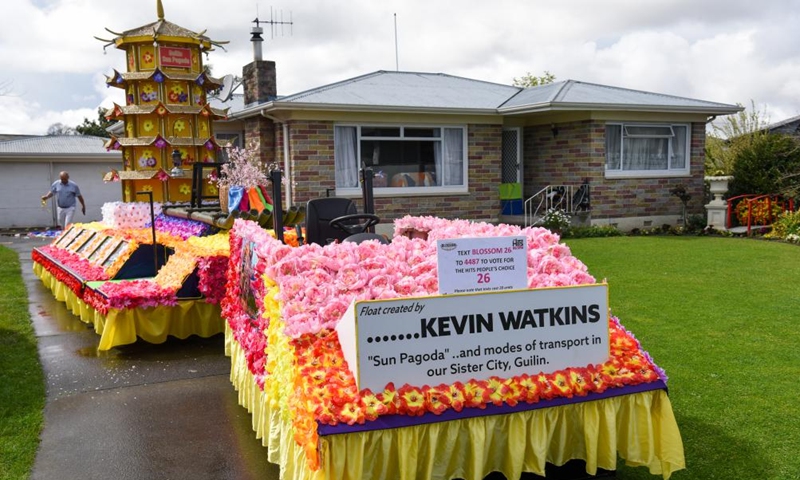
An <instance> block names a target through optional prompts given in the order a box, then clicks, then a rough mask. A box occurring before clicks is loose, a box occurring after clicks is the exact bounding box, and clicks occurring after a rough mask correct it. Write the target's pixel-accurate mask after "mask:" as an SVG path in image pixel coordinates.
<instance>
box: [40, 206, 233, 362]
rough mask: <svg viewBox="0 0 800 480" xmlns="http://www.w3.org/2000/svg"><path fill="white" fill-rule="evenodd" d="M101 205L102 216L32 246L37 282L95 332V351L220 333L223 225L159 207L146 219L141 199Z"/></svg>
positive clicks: (225, 258) (225, 249) (224, 260)
mask: <svg viewBox="0 0 800 480" xmlns="http://www.w3.org/2000/svg"><path fill="white" fill-rule="evenodd" d="M103 210H104V214H105V215H106V217H105V218H104V220H103V221H102V222H93V223H87V224H73V225H71V226H69V227H68V228H67V229H66V230H65V231H64V232H62V234H61V235H60V236H58V237H57V238H56V239H55V240H54V241H53V243H52V244H50V245H46V246H43V247H38V248H35V249H33V252H32V259H33V262H34V264H33V269H34V272H35V273H36V275H37V276H39V278H40V279H41V280H42V282H43V283H44V285H45V286H46V287H48V288H49V289H50V290H51V291H52V292H53V295H54V296H55V298H56V299H57V300H59V301H62V302H64V303H65V304H66V305H67V308H68V309H69V310H70V311H71V312H72V313H73V314H75V315H76V316H78V317H79V318H80V319H81V321H83V322H85V323H87V324H91V325H93V327H94V330H95V331H96V332H97V333H98V334H99V335H100V342H99V344H98V350H100V351H103V350H108V349H110V348H112V347H115V346H119V345H125V344H129V343H134V342H135V341H136V340H137V338H140V339H143V340H145V341H147V342H150V343H162V342H164V341H165V340H166V339H167V336H173V337H176V338H181V339H183V338H187V337H188V336H190V335H199V336H202V337H210V336H212V335H216V334H218V333H221V332H222V331H223V328H224V326H223V322H222V320H221V317H220V308H219V302H220V300H221V297H222V292H223V289H224V278H225V277H224V271H225V267H226V265H227V262H228V235H227V232H222V233H216V234H212V233H213V231H212V228H211V226H210V225H207V224H204V223H201V222H197V221H193V220H187V219H179V218H173V217H167V216H165V215H163V214H159V215H158V216H156V217H155V223H154V224H149V222H148V220H149V218H150V215H149V205H148V204H147V203H121V202H120V203H108V204H106V205H105V206H104V207H103Z"/></svg>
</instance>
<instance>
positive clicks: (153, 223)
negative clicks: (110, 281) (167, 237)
mask: <svg viewBox="0 0 800 480" xmlns="http://www.w3.org/2000/svg"><path fill="white" fill-rule="evenodd" d="M136 195H147V197H148V199H149V200H150V226H151V227H152V229H153V276H156V274H157V273H158V244H156V214H155V211H154V210H153V192H136Z"/></svg>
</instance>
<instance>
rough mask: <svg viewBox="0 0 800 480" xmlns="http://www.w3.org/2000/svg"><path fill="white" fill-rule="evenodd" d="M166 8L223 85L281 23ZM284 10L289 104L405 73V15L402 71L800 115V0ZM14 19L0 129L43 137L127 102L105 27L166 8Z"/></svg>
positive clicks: (181, 5)
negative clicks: (585, 85)
mask: <svg viewBox="0 0 800 480" xmlns="http://www.w3.org/2000/svg"><path fill="white" fill-rule="evenodd" d="M163 3H164V8H165V14H166V15H165V16H166V19H167V20H169V21H171V22H174V23H176V24H178V25H181V26H183V27H185V28H188V29H192V30H195V31H200V30H203V29H206V28H207V29H208V30H207V32H206V35H208V36H209V37H211V38H213V39H215V40H229V41H230V44H228V45H227V46H226V47H225V48H226V50H227V51H223V50H221V49H217V50H216V51H214V52H211V53H210V55H209V56H208V60H207V62H208V63H211V64H212V65H213V68H214V71H213V72H214V75H216V76H222V75H224V74H227V73H232V74H237V75H241V71H242V66H243V65H245V64H246V63H249V62H250V61H252V58H253V54H252V45H251V43H250V41H249V39H250V34H249V31H250V29H251V27H252V26H253V23H252V20H253V19H254V18H255V17H256V16H258V17H259V19H261V20H269V19H270V10H269V6H266V5H265V4H263V3H262V4H261V5H260V7H257V5H258V3H254V2H252V1H251V0H228V1H227V2H221V3H219V4H213V5H211V4H198V2H196V0H163ZM273 5H274V6H275V8H274V10H273V13H272V18H273V19H275V20H277V21H280V20H281V13H282V14H283V17H282V19H283V21H289V18H290V15H291V20H292V21H293V25H292V26H287V25H284V26H283V27H281V26H276V29H275V31H276V35H275V36H274V37H273V36H272V35H271V34H270V32H271V29H270V27H269V25H268V24H267V25H262V26H263V27H264V28H265V35H264V38H265V41H264V43H263V50H264V56H265V58H266V59H270V60H274V61H275V62H276V64H277V72H278V92H279V94H291V93H296V92H299V91H302V90H306V89H309V88H313V87H317V86H321V85H325V84H328V83H332V82H336V81H341V80H344V79H347V78H351V77H354V76H358V75H363V74H366V73H370V72H373V71H376V70H381V69H383V70H393V69H395V66H396V63H395V62H396V60H395V59H396V56H395V17H394V14H397V17H396V18H397V54H398V55H397V58H399V66H400V69H401V70H408V71H427V72H443V73H448V74H452V75H458V76H464V77H470V78H476V79H480V80H486V81H491V82H497V83H506V84H509V83H511V82H512V80H513V78H514V77H519V76H522V75H524V74H525V73H526V72H531V73H532V74H534V75H540V74H541V73H543V72H544V71H545V70H547V71H550V72H552V73H553V74H555V75H556V76H557V77H558V79H561V80H563V79H568V78H569V79H575V80H582V81H587V82H594V83H601V84H607V85H613V86H620V87H626V88H634V89H639V90H646V91H653V92H659V93H666V94H672V95H679V96H684V97H690V98H699V99H704V100H711V101H718V102H723V103H736V102H740V103H743V104H749V102H750V99H753V100H754V101H755V102H756V103H757V104H763V105H765V107H766V109H767V110H768V112H769V115H770V117H771V118H772V119H773V120H775V121H777V120H780V119H782V118H786V117H789V116H794V115H797V114H799V113H800V46H798V44H797V42H794V41H791V39H793V38H795V37H796V32H797V31H800V14H798V13H796V12H800V0H776V1H771V2H766V3H765V2H752V1H750V0H727V1H726V0H705V1H703V2H697V1H696V0H667V1H660V2H641V1H634V0H606V1H604V2H597V1H596V0H564V1H561V2H520V1H518V0H494V1H492V2H488V3H487V2H485V1H483V0H461V1H436V2H432V1H425V2H423V1H420V0H385V1H382V2H370V1H365V0H351V1H349V2H345V3H341V2H339V3H336V2H330V1H324V0H308V1H304V2H294V3H285V4H283V5H281V4H280V3H278V4H273ZM257 8H258V11H256V9H257ZM3 9H4V11H3V15H2V17H0V65H3V72H2V77H1V78H0V81H2V80H6V79H8V80H12V81H14V85H15V90H16V89H21V88H20V87H23V88H22V89H24V90H25V91H24V92H17V93H19V94H20V96H22V97H24V98H22V99H20V98H17V99H15V100H14V99H12V100H9V99H7V98H4V99H2V102H3V106H4V110H5V112H6V115H5V116H6V118H16V119H27V120H31V122H27V123H26V121H13V122H11V121H8V120H4V119H0V122H2V123H0V126H1V127H6V126H7V127H8V128H14V129H27V128H32V129H34V128H35V129H37V131H42V127H41V123H47V122H48V121H50V120H44V121H40V120H39V119H37V118H36V117H37V116H38V114H37V111H40V110H43V111H46V112H50V113H49V114H48V115H50V116H51V117H52V118H59V119H60V120H56V121H62V120H66V119H68V118H73V117H74V115H75V112H81V111H86V110H89V111H91V112H90V116H91V117H92V118H94V117H93V116H94V115H95V113H94V109H96V107H97V105H98V104H101V103H102V104H103V105H105V106H110V104H111V103H112V102H113V101H117V103H120V102H121V101H122V100H121V98H122V97H121V96H118V94H119V92H118V91H117V90H118V89H114V88H111V89H107V88H106V87H105V84H104V83H103V75H104V74H110V73H111V72H112V71H113V69H117V70H120V71H123V70H124V69H125V57H124V53H123V52H122V51H120V50H118V49H116V48H114V47H109V48H107V49H106V54H105V55H103V44H102V43H101V42H99V41H97V40H96V39H94V38H93V36H98V37H102V38H107V39H111V38H113V37H114V36H115V34H114V33H109V32H108V31H106V30H105V27H108V28H109V29H110V30H112V31H114V32H122V31H124V30H129V29H132V28H137V27H139V26H142V25H146V24H149V23H152V22H154V21H155V20H156V11H155V2H153V1H152V0H150V1H144V2H141V1H136V2H131V1H128V0H35V1H34V0H14V1H12V2H5V3H4V5H3ZM34 76H36V78H34ZM23 94H24V95H23ZM114 98H118V100H114ZM9 109H18V110H14V111H11V110H9ZM59 111H63V112H64V113H63V114H62V115H60V116H59V114H58V113H57V112H59ZM70 112H71V113H70ZM83 116H86V115H85V114H84V115H83ZM83 116H81V117H80V118H79V119H78V122H80V121H81V120H82V118H83ZM48 118H49V117H48ZM62 123H67V121H62ZM73 123H74V122H72V121H71V122H70V123H67V124H70V125H71V124H73ZM47 126H48V125H45V126H44V129H46V127H47ZM2 131H3V130H0V132H2Z"/></svg>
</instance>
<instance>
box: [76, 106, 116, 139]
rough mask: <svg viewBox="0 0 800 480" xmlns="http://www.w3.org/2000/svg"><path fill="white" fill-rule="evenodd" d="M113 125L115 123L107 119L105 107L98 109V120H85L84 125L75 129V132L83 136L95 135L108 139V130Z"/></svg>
mask: <svg viewBox="0 0 800 480" xmlns="http://www.w3.org/2000/svg"><path fill="white" fill-rule="evenodd" d="M113 124H114V122H112V121H111V120H108V119H106V116H105V110H104V109H103V107H99V108H98V109H97V120H92V121H89V119H88V118H84V119H83V123H81V124H80V125H78V126H77V127H75V131H76V132H78V133H79V134H81V135H94V136H95V137H106V138H108V132H107V131H106V129H107V128H108V127H110V126H111V125H113Z"/></svg>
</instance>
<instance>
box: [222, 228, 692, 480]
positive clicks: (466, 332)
mask: <svg viewBox="0 0 800 480" xmlns="http://www.w3.org/2000/svg"><path fill="white" fill-rule="evenodd" d="M394 228H395V234H394V237H393V238H392V240H391V242H390V243H388V244H385V245H384V244H380V243H379V242H375V241H367V242H363V243H360V244H358V243H350V242H340V243H334V244H330V245H326V246H320V245H313V244H311V245H302V246H299V247H291V246H287V245H284V244H282V243H280V242H278V241H276V240H275V239H274V238H273V237H272V236H270V235H269V234H268V233H266V232H265V231H264V230H262V229H260V228H258V226H257V225H256V224H255V223H254V222H249V221H241V220H237V221H236V222H235V224H234V228H233V229H232V230H231V232H230V262H229V266H228V272H227V286H226V295H225V297H224V298H223V300H222V312H223V316H224V317H225V318H226V320H227V325H226V353H227V354H228V355H230V356H231V362H232V367H231V381H232V383H233V385H234V386H235V388H236V389H237V390H238V392H239V401H240V404H241V405H243V406H244V407H245V408H247V410H248V411H249V412H250V413H251V414H252V416H253V418H252V421H253V428H254V430H255V431H256V435H257V436H258V438H260V439H261V440H262V442H263V444H264V445H265V446H266V447H267V449H268V455H269V459H270V461H271V462H274V463H277V464H279V465H280V466H281V472H282V478H291V479H323V478H324V479H353V480H355V479H385V478H400V479H413V478H441V479H451V478H464V479H482V478H484V476H486V475H487V474H489V473H490V472H493V471H497V472H501V473H503V474H504V475H505V476H506V477H507V478H519V476H520V474H521V473H522V472H533V473H536V474H539V475H544V474H545V466H546V464H548V463H551V464H555V465H563V464H564V463H566V462H568V461H569V460H572V459H582V460H584V461H585V462H586V471H587V472H588V473H589V474H592V475H594V474H595V473H596V472H597V471H598V469H603V470H615V469H616V465H617V458H618V456H619V457H621V458H623V459H625V461H626V462H627V463H628V464H630V465H639V466H645V467H647V468H648V469H649V471H650V472H651V473H653V474H656V475H662V476H663V477H664V478H669V477H670V475H671V474H672V472H674V471H675V470H679V469H681V468H684V458H683V446H682V443H681V439H680V434H679V432H678V428H677V425H676V422H675V418H674V416H673V413H672V409H671V406H670V402H669V398H668V396H667V393H666V375H665V374H664V372H663V371H662V370H661V369H660V368H659V367H658V366H656V364H655V363H654V362H653V360H652V359H651V358H650V356H649V355H648V354H647V352H646V351H645V350H643V349H642V346H641V345H640V343H639V342H638V341H637V340H636V338H634V336H633V335H632V334H631V333H630V332H628V331H627V330H626V329H625V328H624V327H623V326H622V324H621V323H620V322H619V320H618V319H616V318H615V317H613V316H610V314H607V312H608V306H607V290H606V289H607V286H606V285H605V284H597V283H596V282H595V279H594V278H593V277H592V276H591V275H589V273H588V272H587V269H586V266H585V265H583V264H582V263H581V262H580V261H579V260H578V259H576V258H575V257H574V256H572V255H571V254H570V251H569V248H568V247H567V246H565V245H563V244H560V243H559V242H558V240H559V238H558V236H557V235H554V234H553V233H551V232H549V231H548V230H546V229H542V228H526V229H521V228H519V227H515V226H508V225H498V226H495V225H490V224H485V223H472V222H468V221H462V220H445V219H440V218H434V217H424V218H422V217H406V218H403V219H399V220H397V221H396V222H395V225H394ZM509 237H510V238H513V239H515V240H517V241H518V242H519V241H521V242H522V243H524V244H526V245H527V246H526V247H525V248H526V249H525V252H524V253H523V261H522V263H523V264H522V265H521V266H520V264H519V262H511V260H510V257H508V258H505V257H501V258H499V259H498V260H497V262H496V263H495V261H494V260H491V259H490V258H480V259H477V258H476V257H475V256H473V255H471V254H470V252H490V251H493V249H491V248H489V249H480V248H473V249H465V250H461V253H465V254H466V256H465V258H463V259H462V260H460V261H461V262H462V263H463V265H461V267H462V268H456V269H455V270H454V271H455V272H459V273H470V272H475V273H476V274H480V273H482V272H491V274H492V275H497V276H500V274H501V273H502V269H505V270H509V269H511V270H513V269H515V268H516V269H518V270H520V269H521V270H524V272H522V273H523V278H524V285H522V288H519V285H517V286H515V289H513V290H505V288H503V287H500V288H495V289H494V290H495V291H491V290H492V289H490V290H489V291H486V290H484V291H478V290H476V289H462V290H461V291H462V292H465V293H445V294H443V293H441V291H440V289H441V283H442V281H443V278H444V276H443V272H442V271H441V268H442V267H441V263H440V261H441V259H440V258H439V256H440V253H441V248H442V244H445V245H448V244H452V245H456V244H457V242H459V241H467V240H469V241H472V242H475V241H477V242H481V241H484V240H487V241H490V242H492V241H497V240H498V239H504V238H509ZM520 239H521V240H520ZM506 248H510V247H506ZM451 251H459V249H457V248H456V249H452V248H451ZM508 251H510V250H508ZM517 254H518V253H517ZM490 257H491V256H490ZM483 260H487V263H485V264H483V263H482V261H483ZM470 265H474V267H470ZM481 265H484V266H483V267H481ZM501 267H502V268H501ZM483 274H484V275H488V273H483ZM470 275H471V274H470ZM482 278H483V279H484V280H485V279H486V277H485V276H484V277H482ZM493 278H494V277H493ZM595 290H597V291H595ZM456 291H458V290H456ZM587 295H588V296H587ZM520 296H521V297H520ZM586 298H588V299H589V300H585V299H586ZM593 298H594V300H593ZM553 302H555V303H553ZM559 302H560V303H559ZM581 302H583V304H581ZM439 303H442V305H444V306H442V305H439ZM515 305H517V306H518V307H515ZM534 307H535V308H534ZM425 309H428V310H425ZM451 310H452V312H450V311H451ZM423 311H424V312H426V313H422V312H423ZM432 312H439V313H436V314H433V313H432ZM430 315H433V316H430ZM376 329H377V330H376ZM376 331H377V332H378V333H375V332H376ZM359 350H360V351H359ZM587 359H589V360H588V361H587Z"/></svg>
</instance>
